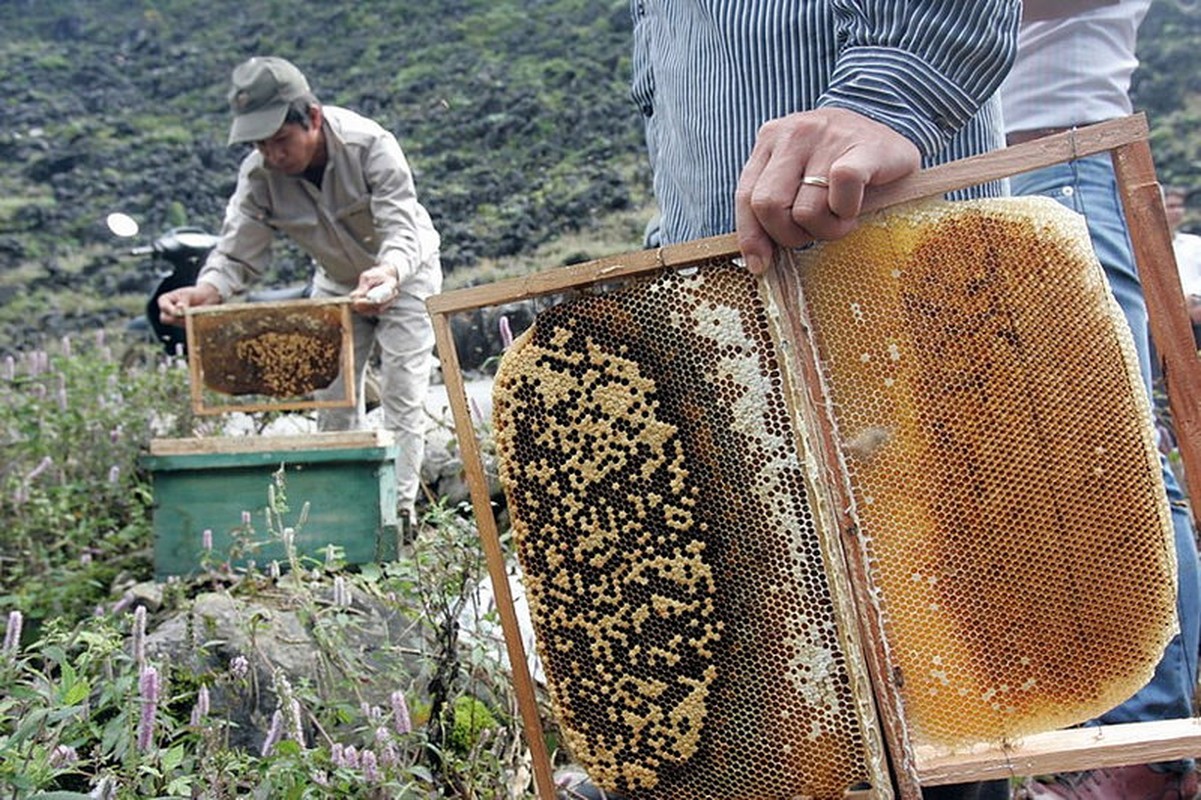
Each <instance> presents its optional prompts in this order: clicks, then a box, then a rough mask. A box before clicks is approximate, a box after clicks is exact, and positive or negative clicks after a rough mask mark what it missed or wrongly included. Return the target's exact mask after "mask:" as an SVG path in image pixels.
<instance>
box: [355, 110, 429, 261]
mask: <svg viewBox="0 0 1201 800" xmlns="http://www.w3.org/2000/svg"><path fill="white" fill-rule="evenodd" d="M364 159H365V163H364V164H363V173H364V175H365V176H366V179H367V184H368V186H369V188H370V191H371V216H372V217H373V218H374V220H375V232H376V236H377V237H378V239H379V243H380V245H379V252H378V253H377V256H376V257H377V259H378V261H379V263H380V264H384V265H387V266H389V267H392V268H393V269H395V270H396V275H397V278H398V279H399V281H400V283H401V284H402V285H403V284H404V283H405V281H407V280H408V279H409V278H411V277H412V276H413V275H414V274H415V273H416V272H417V269H418V267H420V266H421V261H422V258H423V257H424V255H425V254H423V253H422V252H421V240H420V235H419V212H418V205H417V189H416V187H415V185H414V183H413V173H412V171H411V170H410V169H409V162H408V161H407V160H406V159H405V156H404V153H403V152H401V149H400V145H399V144H397V142H396V137H394V136H393V135H392V134H390V133H387V132H385V133H384V134H383V135H382V136H379V137H377V138H376V139H375V141H374V142H373V143H372V146H371V147H370V149H368V150H367V151H366V153H365V154H364Z"/></svg>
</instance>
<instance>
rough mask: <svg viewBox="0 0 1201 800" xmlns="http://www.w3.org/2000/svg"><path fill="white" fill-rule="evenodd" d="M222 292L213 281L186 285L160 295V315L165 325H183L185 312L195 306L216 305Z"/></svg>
mask: <svg viewBox="0 0 1201 800" xmlns="http://www.w3.org/2000/svg"><path fill="white" fill-rule="evenodd" d="M220 302H221V294H220V293H219V292H218V291H217V287H216V286H213V285H212V284H211V283H198V284H196V285H195V286H184V287H181V288H179V289H173V290H172V291H170V292H166V293H165V294H161V295H159V298H158V317H159V319H160V320H162V322H163V324H164V325H180V326H182V325H183V318H184V313H185V312H186V311H187V310H188V309H189V308H191V307H193V306H214V305H217V304H218V303H220Z"/></svg>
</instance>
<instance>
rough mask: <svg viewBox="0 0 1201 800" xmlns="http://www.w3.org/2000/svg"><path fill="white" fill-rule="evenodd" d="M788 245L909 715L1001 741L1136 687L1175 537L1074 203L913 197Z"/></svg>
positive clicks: (1170, 624) (1148, 662) (1155, 653)
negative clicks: (839, 234)
mask: <svg viewBox="0 0 1201 800" xmlns="http://www.w3.org/2000/svg"><path fill="white" fill-rule="evenodd" d="M794 262H795V268H796V269H798V270H799V277H800V283H801V286H802V293H803V297H804V304H803V305H804V308H805V312H806V314H807V315H808V319H807V323H808V325H809V326H810V327H809V330H811V331H813V333H814V337H815V339H816V343H817V349H818V351H819V353H820V361H821V362H822V363H821V369H822V373H823V377H824V383H825V388H826V390H827V401H828V406H829V410H830V412H831V414H832V416H833V422H834V426H835V428H836V431H837V438H838V440H840V441H841V442H842V443H843V448H842V449H843V455H844V457H843V463H842V467H843V469H844V470H845V474H846V476H847V478H848V480H849V486H850V490H851V494H852V498H853V512H854V515H855V518H856V519H857V522H858V527H859V532H860V535H861V537H862V540H863V542H864V545H865V547H866V550H867V553H868V557H869V559H870V570H869V572H870V575H871V578H872V580H873V582H874V583H875V588H876V590H877V591H878V593H879V596H880V598H881V604H882V609H883V613H884V618H885V623H886V628H887V633H886V635H887V638H888V642H889V651H890V654H891V657H892V658H893V659H894V662H895V663H894V665H893V669H894V671H896V672H897V673H898V674H900V675H902V676H903V683H904V686H903V689H902V690H901V691H902V695H903V700H904V712H905V715H906V719H907V722H908V724H909V726H910V728H911V733H913V734H914V735H915V736H917V737H920V738H924V739H926V740H929V741H932V742H939V743H944V744H952V745H954V744H956V743H962V742H964V741H973V740H981V739H983V740H990V741H1001V740H1004V739H1008V738H1013V737H1017V736H1021V735H1023V734H1028V733H1032V732H1035V731H1041V730H1049V729H1054V728H1059V727H1064V726H1067V725H1072V724H1075V723H1079V722H1082V721H1085V720H1087V719H1091V718H1093V717H1095V716H1098V715H1099V714H1101V713H1102V712H1104V711H1107V710H1108V709H1110V708H1112V707H1113V706H1115V705H1117V704H1119V703H1121V702H1122V701H1124V700H1125V699H1127V698H1128V697H1129V696H1130V695H1132V694H1134V692H1136V691H1137V690H1138V689H1140V688H1141V687H1142V686H1143V685H1144V684H1145V683H1146V682H1147V681H1148V680H1149V679H1150V677H1151V674H1152V672H1153V670H1154V667H1155V665H1156V663H1157V662H1158V660H1159V657H1160V655H1161V653H1162V651H1163V649H1164V647H1165V646H1166V644H1167V642H1168V641H1169V639H1170V638H1171V636H1172V635H1173V633H1174V632H1175V630H1176V618H1175V597H1176V590H1175V551H1174V549H1173V546H1172V530H1171V527H1170V521H1169V518H1168V509H1167V501H1166V497H1165V493H1164V488H1163V483H1162V473H1161V471H1160V463H1159V459H1158V454H1157V453H1156V450H1155V444H1154V441H1153V439H1152V430H1153V428H1152V425H1151V420H1150V402H1149V401H1148V398H1147V394H1146V391H1145V388H1144V384H1143V381H1142V378H1141V376H1140V374H1139V368H1138V362H1137V358H1136V356H1135V353H1134V350H1133V343H1132V339H1131V334H1130V329H1129V327H1128V325H1127V323H1126V320H1125V318H1124V317H1123V316H1122V313H1121V310H1120V308H1119V307H1118V305H1117V303H1116V301H1115V300H1114V298H1113V297H1112V295H1111V294H1110V292H1109V289H1108V287H1107V284H1106V281H1105V276H1104V273H1103V271H1102V269H1101V267H1100V265H1099V264H1098V262H1097V260H1096V257H1095V256H1094V255H1093V252H1092V248H1091V246H1090V244H1089V238H1088V231H1087V229H1086V227H1085V224H1084V221H1083V219H1082V218H1081V217H1079V216H1078V215H1077V214H1074V213H1072V212H1070V211H1068V210H1067V209H1064V208H1063V207H1062V206H1060V205H1059V204H1058V203H1056V202H1054V201H1053V200H1050V199H1046V198H1010V199H1004V200H990V201H973V202H971V203H959V204H951V203H935V204H927V205H919V206H915V207H911V208H908V209H904V210H898V211H895V212H892V213H888V214H885V215H879V216H876V217H873V218H869V219H866V220H864V222H863V224H862V225H861V226H860V228H859V230H857V231H856V233H855V234H854V235H853V236H851V237H848V238H847V239H845V240H842V241H838V242H830V243H826V244H824V245H822V246H821V247H818V248H814V249H812V250H810V251H807V252H804V253H800V254H797V255H796V256H795V259H794Z"/></svg>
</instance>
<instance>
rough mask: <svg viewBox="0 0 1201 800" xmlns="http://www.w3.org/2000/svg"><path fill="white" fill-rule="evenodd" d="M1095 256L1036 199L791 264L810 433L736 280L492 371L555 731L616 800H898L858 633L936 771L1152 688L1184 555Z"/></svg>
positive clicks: (566, 308) (937, 210)
mask: <svg viewBox="0 0 1201 800" xmlns="http://www.w3.org/2000/svg"><path fill="white" fill-rule="evenodd" d="M1084 236H1085V235H1084V234H1083V233H1082V228H1081V226H1080V225H1079V224H1078V223H1076V222H1075V221H1074V217H1072V215H1069V214H1068V212H1066V211H1062V210H1061V209H1060V208H1059V207H1058V206H1057V205H1055V204H1054V203H1052V202H1050V201H1047V202H1041V201H994V202H975V203H961V204H954V205H952V204H941V203H936V204H926V205H922V206H915V207H912V208H909V209H905V210H902V211H898V212H893V213H889V214H887V215H883V216H879V217H875V218H873V219H871V220H866V221H865V222H864V224H863V225H862V226H861V228H860V230H859V231H857V232H856V233H855V234H853V235H852V236H851V237H848V239H846V240H843V241H841V242H838V243H836V244H831V245H825V246H822V247H818V248H814V249H812V250H810V251H807V252H805V253H802V254H799V255H798V256H797V259H796V260H797V265H796V267H797V269H798V270H799V277H800V283H801V286H802V287H803V292H802V295H803V300H802V302H801V304H800V305H801V308H802V309H803V312H802V313H803V315H804V316H805V317H806V319H805V322H806V329H807V330H810V331H812V333H813V340H812V344H813V346H814V347H815V348H816V352H817V354H818V357H817V361H818V366H819V369H820V372H821V376H822V377H821V382H822V389H823V393H822V396H823V397H824V398H825V402H824V403H823V404H821V407H817V408H815V407H813V406H812V405H811V404H808V403H807V402H806V401H805V400H804V399H803V397H802V394H803V393H802V392H800V391H798V390H797V386H796V383H795V382H796V381H797V380H798V375H799V373H800V372H801V369H800V367H799V365H798V364H797V363H796V358H797V353H798V352H800V351H801V350H803V349H804V348H797V347H794V346H793V345H792V344H790V343H789V340H788V337H789V335H790V331H791V330H795V329H796V328H794V327H792V326H789V325H788V324H787V323H786V321H785V320H783V316H784V315H783V314H782V313H781V311H780V309H781V308H783V307H784V306H785V303H784V302H783V299H781V298H776V297H773V295H772V292H771V291H770V290H769V289H768V286H767V284H765V283H764V282H762V281H758V280H756V279H754V278H751V277H750V276H748V275H747V274H746V272H745V271H743V270H741V269H740V268H738V267H736V266H733V265H732V264H731V263H729V262H728V261H725V260H721V261H716V262H713V263H708V264H703V265H700V266H699V267H698V268H697V269H696V270H690V271H688V272H686V273H684V272H670V273H666V274H664V275H662V276H661V277H658V278H656V279H654V280H652V281H647V282H643V283H638V284H633V285H630V286H628V287H626V288H623V289H620V290H617V291H613V292H610V293H607V294H601V295H593V296H587V297H583V298H581V299H578V300H573V301H571V302H568V303H564V304H561V305H559V306H556V307H554V308H552V309H550V310H548V311H546V312H544V313H543V314H541V315H540V316H539V317H538V319H537V321H536V323H535V325H534V327H533V328H532V329H531V330H529V331H527V332H526V334H524V335H523V336H522V337H521V338H520V339H519V340H518V342H516V343H515V344H514V346H513V347H512V348H511V349H510V350H509V352H508V353H506V355H505V358H504V360H503V363H502V365H501V369H500V371H499V373H498V375H497V380H496V386H495V392H494V408H495V410H494V421H495V436H496V444H497V449H498V452H499V454H500V457H501V471H500V477H501V481H502V484H503V485H504V488H505V491H506V495H507V498H508V502H509V508H510V512H511V516H512V519H513V530H514V539H515V544H516V548H517V553H518V556H519V559H520V561H521V566H522V570H523V573H524V578H523V579H524V581H525V584H526V589H527V594H528V597H529V600H530V606H531V612H532V617H533V621H534V625H535V629H536V632H537V640H538V651H539V655H540V657H541V658H542V661H543V666H544V669H545V672H546V676H547V687H548V689H549V692H550V696H551V700H552V702H553V704H554V707H555V710H556V713H557V716H558V720H559V723H560V725H561V727H562V729H563V732H564V735H565V738H566V741H567V744H568V745H569V747H570V748H571V750H572V752H573V754H574V755H575V757H576V758H577V759H578V760H579V761H580V763H581V764H582V765H583V766H584V767H585V769H587V771H588V772H589V774H590V775H591V777H592V778H593V779H594V780H595V781H596V782H597V783H598V784H599V785H600V786H602V787H603V788H606V789H609V790H613V791H617V792H619V793H621V794H623V795H624V796H626V797H628V798H631V800H643V799H650V798H653V799H654V800H677V799H678V800H685V799H686V800H696V799H699V798H714V799H715V800H716V799H717V798H740V800H741V799H745V798H755V799H759V798H762V799H763V800H767V799H768V798H772V799H773V800H774V799H775V798H780V799H781V800H785V799H787V800H791V799H792V798H795V797H805V798H814V800H821V799H822V798H831V799H832V798H842V797H844V795H845V793H846V792H848V790H853V789H855V788H857V787H864V786H870V787H873V788H874V789H875V790H876V791H877V792H878V795H877V796H880V797H886V796H889V795H890V791H889V788H888V779H887V772H886V767H885V765H884V764H883V753H882V745H881V743H880V741H879V738H878V733H877V731H878V724H877V722H876V720H875V718H874V715H873V709H872V693H871V688H870V686H869V682H868V678H867V668H866V666H865V657H864V653H863V645H862V644H861V643H860V641H859V625H858V622H859V621H860V618H861V617H862V616H863V615H878V617H877V618H878V620H880V624H881V625H882V628H883V630H884V632H885V642H884V644H885V647H884V651H885V653H884V658H885V660H886V662H887V666H888V669H889V674H890V675H892V676H893V677H894V678H895V679H896V680H897V682H898V683H899V684H901V685H900V686H899V689H898V691H899V692H900V693H901V696H902V698H903V709H902V712H903V721H904V723H905V725H906V727H907V728H908V732H909V735H910V736H912V737H914V738H915V739H917V740H919V741H922V740H927V741H933V742H937V743H941V744H950V745H953V746H954V745H959V744H970V743H972V742H974V741H978V740H988V741H996V740H1001V739H1006V738H1008V737H1012V736H1017V735H1021V734H1023V733H1026V732H1030V731H1035V730H1044V729H1049V728H1052V727H1057V726H1061V725H1066V724H1071V723H1073V722H1079V721H1082V720H1084V719H1087V718H1089V717H1092V716H1095V715H1096V714H1098V713H1100V712H1102V711H1104V710H1106V709H1107V708H1108V707H1110V706H1112V705H1114V704H1115V703H1116V702H1119V701H1120V700H1121V699H1124V697H1126V696H1128V695H1129V694H1130V693H1132V692H1133V691H1134V690H1136V689H1137V688H1138V687H1139V686H1140V685H1141V684H1142V683H1143V682H1145V681H1146V679H1147V678H1148V677H1149V676H1150V672H1151V670H1152V669H1153V667H1154V664H1155V661H1156V660H1157V657H1158V654H1159V652H1160V651H1161V650H1162V647H1163V645H1164V644H1165V643H1166V640H1167V638H1168V637H1169V636H1170V635H1171V632H1172V630H1173V626H1174V591H1173V586H1174V584H1173V581H1174V577H1173V576H1174V570H1173V567H1174V564H1173V561H1172V548H1171V546H1170V545H1171V540H1170V531H1169V529H1168V525H1167V519H1166V508H1165V506H1164V499H1163V489H1162V485H1161V484H1160V478H1159V472H1158V462H1157V461H1156V459H1155V453H1154V448H1153V446H1152V444H1151V441H1150V434H1149V430H1150V428H1149V425H1148V420H1147V413H1148V410H1147V409H1148V406H1147V401H1146V397H1145V393H1143V392H1142V390H1141V383H1140V381H1139V379H1138V375H1137V368H1136V366H1135V365H1134V362H1133V355H1132V351H1131V345H1130V342H1129V332H1128V331H1126V330H1125V329H1124V327H1123V326H1124V324H1125V323H1124V321H1122V320H1121V318H1120V315H1119V314H1118V312H1117V311H1116V307H1115V305H1114V303H1113V301H1112V299H1111V298H1110V297H1109V296H1108V294H1107V292H1106V290H1105V285H1104V279H1103V276H1102V275H1101V273H1100V269H1099V267H1098V266H1097V264H1096V262H1095V260H1094V259H1092V257H1091V254H1090V251H1089V250H1088V249H1087V239H1086V238H1082V237H1084ZM1081 242H1083V244H1082V243H1081ZM831 431H833V432H834V437H833V438H835V439H837V440H840V441H841V442H842V443H843V448H842V452H841V454H840V455H839V457H836V458H827V457H825V456H823V455H822V450H821V447H820V445H819V444H818V443H819V442H820V441H821V440H822V439H823V438H825V437H824V436H823V434H828V433H829V432H831ZM843 497H845V498H848V503H849V504H850V506H851V507H850V514H851V516H852V518H853V519H854V520H855V522H856V524H857V529H858V538H857V540H856V541H855V545H856V546H855V547H853V548H852V552H851V553H849V554H844V553H843V551H842V550H841V546H840V538H839V533H838V525H839V519H840V518H841V517H840V513H841V512H842V511H843V509H842V508H839V507H836V506H835V505H834V503H835V502H836V501H837V499H838V498H843ZM1117 509H1121V513H1117V511H1116V510H1117ZM848 557H849V558H852V559H858V560H859V561H861V562H862V564H863V565H864V567H865V571H866V574H867V576H868V580H869V582H870V584H871V585H870V586H869V587H867V591H866V592H864V593H862V595H865V596H870V597H873V598H875V603H873V604H872V605H871V607H870V608H865V607H862V606H860V607H856V606H855V605H854V603H853V602H852V600H851V591H850V589H849V588H848V583H849V581H850V578H849V572H848V570H847V569H846V564H847V561H846V559H847V558H848ZM1148 572H1150V573H1151V576H1152V577H1150V578H1149V577H1148ZM1050 584H1053V585H1050ZM1135 586H1137V591H1135V590H1134V587H1135ZM1149 586H1150V587H1152V591H1150V592H1148V591H1147V587H1149ZM1155 587H1159V588H1158V590H1156V588H1155Z"/></svg>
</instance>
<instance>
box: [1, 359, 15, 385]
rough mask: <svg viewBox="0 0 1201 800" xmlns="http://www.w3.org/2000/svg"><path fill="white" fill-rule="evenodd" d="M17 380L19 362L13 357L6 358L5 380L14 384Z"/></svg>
mask: <svg viewBox="0 0 1201 800" xmlns="http://www.w3.org/2000/svg"><path fill="white" fill-rule="evenodd" d="M16 379H17V362H16V359H14V358H13V357H12V356H5V357H4V380H6V381H9V382H12V381H15V380H16Z"/></svg>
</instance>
